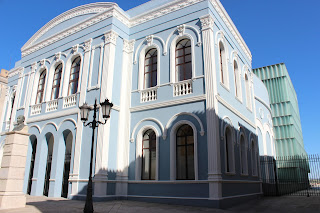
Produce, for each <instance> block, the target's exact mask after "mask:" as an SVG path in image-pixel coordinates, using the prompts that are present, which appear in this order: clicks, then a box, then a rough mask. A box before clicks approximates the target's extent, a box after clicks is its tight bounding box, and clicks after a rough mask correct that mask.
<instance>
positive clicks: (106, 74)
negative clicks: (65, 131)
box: [94, 30, 118, 196]
mask: <svg viewBox="0 0 320 213" xmlns="http://www.w3.org/2000/svg"><path fill="white" fill-rule="evenodd" d="M117 38H118V34H117V33H115V32H114V31H113V30H110V31H108V32H106V33H105V34H104V54H103V65H102V79H101V93H100V103H101V102H103V101H104V100H105V99H109V100H112V87H113V74H114V62H115V53H116V43H117ZM99 119H100V120H103V118H102V116H101V114H99ZM111 122H112V116H111V118H110V119H109V120H108V121H107V124H105V125H100V126H99V127H98V137H97V147H96V164H95V178H94V181H95V184H94V187H95V188H94V195H95V196H105V195H106V189H107V183H106V182H103V181H105V180H107V179H108V156H109V140H110V123H111Z"/></svg>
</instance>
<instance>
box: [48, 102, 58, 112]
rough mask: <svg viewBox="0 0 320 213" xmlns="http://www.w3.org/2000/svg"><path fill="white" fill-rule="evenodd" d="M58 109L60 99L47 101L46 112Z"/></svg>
mask: <svg viewBox="0 0 320 213" xmlns="http://www.w3.org/2000/svg"><path fill="white" fill-rule="evenodd" d="M57 109H58V100H52V101H48V102H47V107H46V112H52V111H55V110H57Z"/></svg>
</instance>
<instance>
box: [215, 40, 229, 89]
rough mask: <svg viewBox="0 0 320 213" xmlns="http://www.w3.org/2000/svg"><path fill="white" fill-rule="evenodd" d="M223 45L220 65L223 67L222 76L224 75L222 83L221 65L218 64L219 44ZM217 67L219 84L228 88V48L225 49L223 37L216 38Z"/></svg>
mask: <svg viewBox="0 0 320 213" xmlns="http://www.w3.org/2000/svg"><path fill="white" fill-rule="evenodd" d="M221 44H222V45H223V48H224V57H225V58H224V60H223V59H222V65H223V66H224V67H223V76H224V78H223V79H224V82H223V83H222V76H221V65H220V60H221V59H220V45H221ZM217 53H218V67H219V76H220V84H221V85H222V86H223V87H225V88H226V89H227V90H230V86H229V85H230V84H229V69H228V49H227V45H226V42H225V41H224V39H222V38H219V39H218V50H217Z"/></svg>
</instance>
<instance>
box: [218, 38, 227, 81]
mask: <svg viewBox="0 0 320 213" xmlns="http://www.w3.org/2000/svg"><path fill="white" fill-rule="evenodd" d="M225 64H226V51H225V49H224V46H223V44H222V42H220V43H219V65H220V78H221V79H220V80H221V83H223V84H226V77H227V76H226V75H225V73H226V71H227V70H226V65H225Z"/></svg>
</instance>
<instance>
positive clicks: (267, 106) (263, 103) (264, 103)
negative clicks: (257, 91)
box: [254, 96, 272, 115]
mask: <svg viewBox="0 0 320 213" xmlns="http://www.w3.org/2000/svg"><path fill="white" fill-rule="evenodd" d="M254 98H255V99H256V100H257V101H259V102H260V103H262V105H264V106H265V107H266V108H267V109H268V110H269V113H270V114H271V115H272V111H271V108H270V106H269V105H268V104H266V102H264V101H263V100H262V99H260V98H259V97H257V96H255V97H254Z"/></svg>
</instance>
